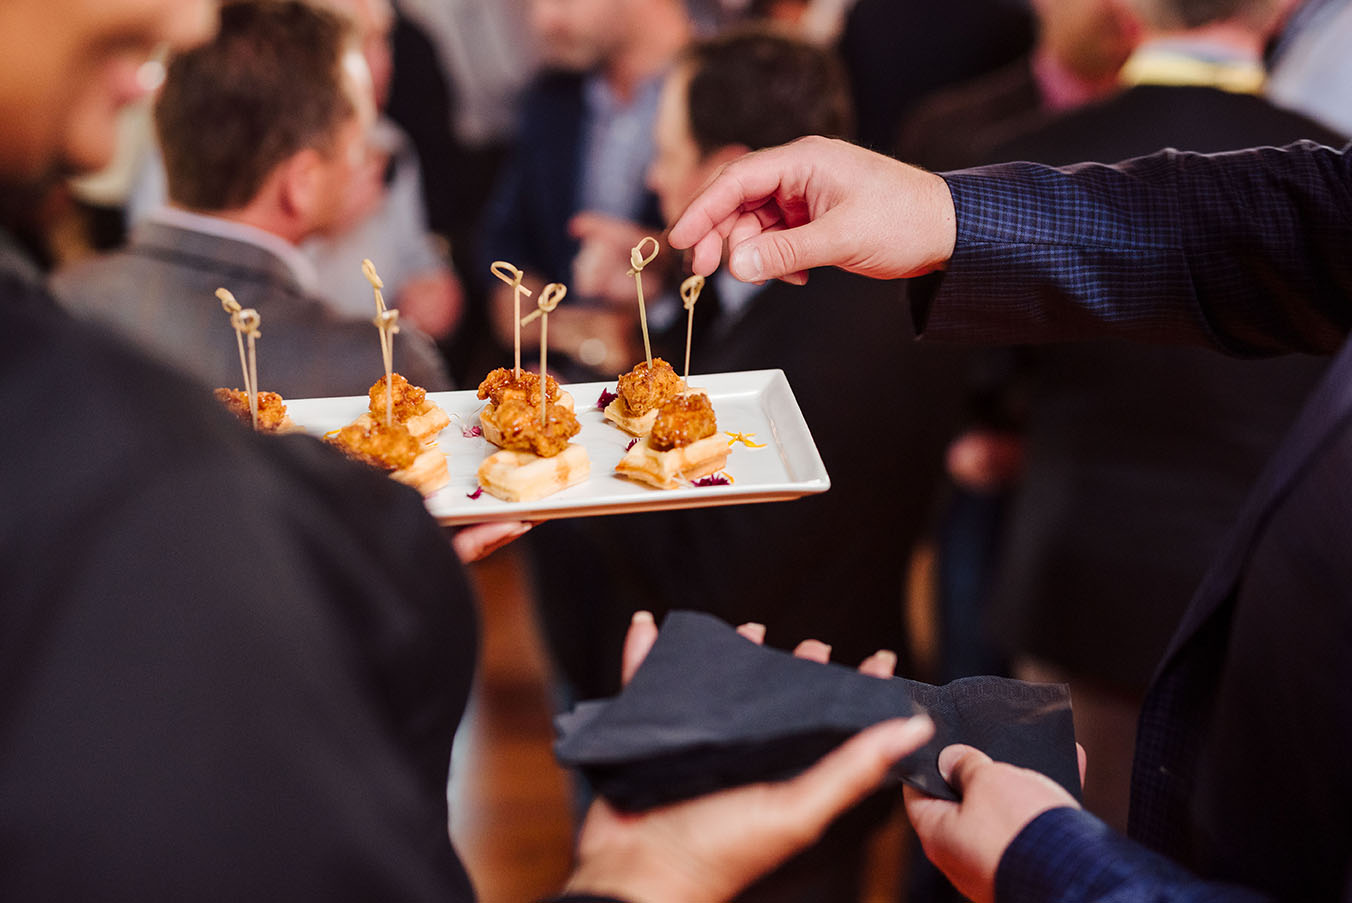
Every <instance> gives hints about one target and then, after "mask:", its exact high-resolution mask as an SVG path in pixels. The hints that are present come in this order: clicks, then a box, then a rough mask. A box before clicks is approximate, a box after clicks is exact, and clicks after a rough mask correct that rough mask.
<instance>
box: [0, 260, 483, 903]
mask: <svg viewBox="0 0 1352 903" xmlns="http://www.w3.org/2000/svg"><path fill="white" fill-rule="evenodd" d="M0 244H3V236H0ZM0 256H4V255H3V252H0ZM6 269H8V268H6ZM0 304H2V305H3V309H4V311H5V315H6V324H7V328H6V329H4V330H3V331H0V360H3V362H4V363H3V365H0V403H3V406H4V408H5V410H6V411H7V414H6V436H7V437H8V438H9V440H10V441H9V442H8V443H7V444H10V445H11V446H12V447H13V448H14V449H15V450H16V451H15V454H14V455H13V456H11V458H10V460H9V463H8V464H7V466H6V467H4V468H0V498H3V499H4V503H3V504H0V734H3V736H4V738H5V741H4V743H3V745H2V747H0V799H2V800H4V805H3V806H0V838H3V840H0V859H3V861H4V863H5V865H4V867H3V868H0V898H3V899H5V900H35V901H37V900H53V901H55V900H132V899H135V900H144V901H148V903H149V901H166V903H167V901H181V900H199V901H234V900H261V899H275V900H291V901H315V903H318V901H345V900H346V901H353V903H355V901H369V900H403V901H414V900H420V901H428V903H432V901H436V903H445V901H459V903H468V901H472V900H473V898H474V894H473V890H472V888H471V886H470V882H469V879H468V877H467V875H466V874H465V871H464V869H463V867H462V866H461V864H460V863H459V861H458V860H457V858H456V855H455V851H454V850H453V849H452V848H451V845H450V843H449V841H448V840H447V837H446V824H447V811H446V775H447V768H448V764H449V762H450V755H451V745H452V740H453V736H454V733H455V726H456V723H457V722H458V720H459V718H460V715H461V713H462V712H463V710H464V706H465V702H466V699H467V698H468V694H469V688H470V680H471V677H472V675H473V670H474V657H475V613H474V607H473V604H472V600H471V597H470V590H469V586H468V583H467V582H466V581H465V578H464V572H463V569H462V568H461V567H460V564H459V562H458V561H457V560H456V558H455V555H454V554H453V553H452V552H451V551H450V548H449V546H448V545H447V543H446V540H445V536H444V535H443V533H442V531H441V530H440V529H439V528H438V527H437V525H436V524H435V523H434V522H433V520H432V519H431V518H430V517H428V516H427V511H426V509H425V508H424V507H423V504H422V499H421V498H419V497H418V495H417V493H415V492H411V491H410V490H409V489H408V488H407V487H403V486H399V485H397V484H395V483H393V482H392V481H391V480H389V479H387V478H385V477H384V476H381V475H379V474H375V473H372V472H371V471H370V470H369V469H368V468H365V467H363V466H361V465H355V464H353V463H352V462H349V461H347V460H345V459H344V458H342V456H341V455H338V454H337V453H335V452H334V451H333V450H332V449H328V448H326V447H324V446H323V445H322V444H321V443H319V442H317V441H315V440H314V439H312V438H309V437H303V436H287V437H258V436H255V435H253V434H252V433H251V432H250V431H248V430H246V429H241V428H240V426H239V424H238V423H236V422H234V420H233V418H230V417H229V416H228V415H226V414H225V413H224V412H223V411H221V410H220V409H219V408H218V407H216V406H215V405H214V404H212V403H210V402H209V401H206V400H204V399H203V397H202V392H201V387H200V386H197V385H196V384H192V383H190V382H188V381H187V380H185V379H182V378H181V377H180V376H178V374H176V373H174V372H173V371H172V370H170V369H169V368H166V367H164V366H161V365H159V364H157V363H154V362H152V361H150V360H148V359H146V358H144V357H143V356H141V355H139V354H136V353H134V352H133V351H132V349H131V348H130V347H129V346H127V345H126V344H125V343H123V342H121V341H118V340H115V338H114V337H113V336H110V335H108V334H107V333H106V331H104V330H100V329H97V328H94V327H91V326H89V325H88V324H82V323H79V322H77V321H75V320H73V319H72V318H71V317H70V316H68V315H66V314H65V313H64V312H63V311H60V310H58V309H57V307H56V305H55V303H54V302H53V301H52V299H51V298H50V296H47V295H46V294H45V293H44V292H42V291H41V290H40V289H38V288H35V287H34V286H32V285H31V284H29V285H25V284H24V283H23V282H22V281H21V280H16V279H15V278H14V277H12V276H10V275H9V273H8V272H6V273H4V274H0ZM263 328H264V330H266V329H267V321H266V320H265V321H264V326H263ZM227 338H228V336H227ZM53 399H55V401H54V400H53ZM19 443H22V447H23V448H24V449H31V450H32V453H31V454H25V455H23V457H22V459H20V457H19V455H18V452H17V448H18V447H19Z"/></svg>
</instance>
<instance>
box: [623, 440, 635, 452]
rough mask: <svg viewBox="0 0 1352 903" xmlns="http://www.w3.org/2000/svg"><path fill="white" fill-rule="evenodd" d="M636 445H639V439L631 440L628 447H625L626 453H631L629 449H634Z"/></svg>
mask: <svg viewBox="0 0 1352 903" xmlns="http://www.w3.org/2000/svg"><path fill="white" fill-rule="evenodd" d="M635 445H638V440H637V439H630V440H629V444H628V445H626V446H625V447H624V450H625V451H629V449H631V448H633V447H634V446H635Z"/></svg>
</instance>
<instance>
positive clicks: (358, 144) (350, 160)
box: [309, 50, 378, 233]
mask: <svg viewBox="0 0 1352 903" xmlns="http://www.w3.org/2000/svg"><path fill="white" fill-rule="evenodd" d="M341 68H342V89H343V94H344V95H346V97H347V100H348V103H349V104H350V105H351V107H352V115H351V116H349V117H347V119H345V120H344V121H343V122H341V123H339V125H338V127H337V130H336V132H335V135H334V139H333V145H332V147H330V148H329V149H328V150H327V152H326V153H325V154H323V163H322V165H321V171H320V173H319V175H320V178H321V180H322V181H323V183H324V186H325V187H324V189H323V190H322V191H320V192H319V197H318V199H317V200H318V206H316V207H315V209H314V210H312V211H310V217H309V218H310V229H311V231H312V233H316V232H317V233H325V232H329V231H332V230H342V229H344V228H347V227H349V226H350V225H351V224H352V223H351V220H352V219H354V218H356V216H358V214H354V213H353V211H351V210H349V209H348V203H347V202H348V201H349V200H350V199H351V197H352V192H353V190H354V188H356V190H358V191H360V189H361V186H357V185H355V184H354V183H355V182H356V181H357V180H359V179H362V178H363V177H365V176H368V175H369V176H374V177H377V178H378V169H372V168H371V164H372V163H374V162H376V161H373V160H372V159H371V156H370V145H371V129H372V126H374V125H375V120H376V105H375V95H374V91H373V89H372V83H371V75H370V72H369V71H368V70H367V67H366V60H365V58H364V57H363V55H362V54H361V53H359V52H357V51H356V50H349V51H347V52H346V53H344V54H343V60H342V64H341ZM361 215H364V214H361Z"/></svg>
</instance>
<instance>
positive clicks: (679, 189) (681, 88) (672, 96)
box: [648, 65, 718, 225]
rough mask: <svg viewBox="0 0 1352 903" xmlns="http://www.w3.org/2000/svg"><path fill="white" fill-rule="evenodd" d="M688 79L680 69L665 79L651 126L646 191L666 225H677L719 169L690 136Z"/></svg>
mask: <svg viewBox="0 0 1352 903" xmlns="http://www.w3.org/2000/svg"><path fill="white" fill-rule="evenodd" d="M690 75H691V72H690V67H689V66H688V65H683V66H680V67H678V68H677V69H675V70H673V71H672V73H671V74H670V75H668V76H667V80H666V82H665V83H663V85H662V98H661V100H660V101H659V102H658V105H657V122H656V124H655V125H654V126H653V143H654V150H655V153H654V155H653V162H652V163H651V164H650V165H649V167H648V187H649V188H651V189H652V190H653V193H654V194H656V195H657V201H658V204H659V206H660V207H661V208H662V218H663V219H664V220H665V221H666V222H667V224H668V225H670V224H671V223H674V222H675V221H676V218H677V217H679V216H680V215H681V213H682V211H684V210H685V208H686V205H687V204H689V203H690V201H691V199H692V198H694V196H695V194H696V193H697V192H698V191H699V189H700V188H701V187H703V185H704V183H705V182H706V181H707V180H708V179H709V177H710V176H712V175H713V171H714V169H716V168H717V166H718V161H715V160H711V159H709V158H707V157H706V156H705V155H703V154H701V153H700V149H699V145H698V144H696V143H695V139H694V136H692V135H691V134H690V106H689V102H688V100H689V94H690V91H689V89H690Z"/></svg>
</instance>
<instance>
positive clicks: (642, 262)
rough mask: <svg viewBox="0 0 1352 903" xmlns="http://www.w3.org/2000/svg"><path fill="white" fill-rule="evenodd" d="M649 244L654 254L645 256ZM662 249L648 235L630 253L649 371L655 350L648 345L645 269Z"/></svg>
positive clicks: (631, 274) (644, 352)
mask: <svg viewBox="0 0 1352 903" xmlns="http://www.w3.org/2000/svg"><path fill="white" fill-rule="evenodd" d="M649 242H652V246H653V249H652V253H651V254H646V255H645V254H644V253H643V246H644V245H646V244H648V243H649ZM660 247H661V246H660V245H658V243H657V239H655V238H653V237H652V236H651V235H648V236H645V237H644V239H643V240H642V241H640V242H639V243H638V244H636V245H634V247H633V248H632V249H631V250H630V251H629V275H630V276H633V277H634V285H635V286H636V287H637V288H638V324H639V327H640V328H641V329H642V330H643V356H644V357H645V358H647V360H648V368H649V369H651V368H652V365H653V349H652V346H651V345H650V344H649V343H648V311H647V309H646V308H645V307H644V304H643V268H644V267H646V266H647V265H648V264H650V263H652V262H653V259H654V258H656V257H657V252H658V250H659V249H660Z"/></svg>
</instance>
